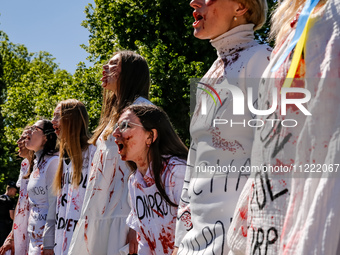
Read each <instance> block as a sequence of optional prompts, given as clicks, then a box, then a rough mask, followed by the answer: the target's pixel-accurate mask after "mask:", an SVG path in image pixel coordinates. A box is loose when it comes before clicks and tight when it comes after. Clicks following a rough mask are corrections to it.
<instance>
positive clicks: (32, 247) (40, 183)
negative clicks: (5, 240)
mask: <svg viewBox="0 0 340 255" xmlns="http://www.w3.org/2000/svg"><path fill="white" fill-rule="evenodd" d="M56 142H57V136H56V134H55V133H54V129H53V124H52V123H51V122H50V121H49V120H39V121H37V122H36V123H35V124H34V125H33V126H31V128H30V129H29V131H28V134H27V138H26V141H25V144H26V148H27V149H29V150H32V151H34V153H35V159H33V158H32V159H31V161H30V166H33V169H32V168H31V167H30V168H29V170H28V172H27V174H26V176H25V177H24V178H27V177H29V182H28V185H27V193H28V200H29V206H30V216H29V219H28V237H29V250H28V254H36V255H40V253H41V246H42V245H43V246H44V254H51V253H53V247H54V224H55V206H56V196H55V195H54V192H53V190H52V183H53V180H54V176H55V173H56V170H57V167H58V156H55V155H56V149H55V147H56Z"/></svg>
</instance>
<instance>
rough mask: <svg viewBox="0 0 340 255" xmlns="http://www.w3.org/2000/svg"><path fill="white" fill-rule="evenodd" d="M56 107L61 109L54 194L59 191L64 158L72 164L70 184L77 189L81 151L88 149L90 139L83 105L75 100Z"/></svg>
mask: <svg viewBox="0 0 340 255" xmlns="http://www.w3.org/2000/svg"><path fill="white" fill-rule="evenodd" d="M58 105H60V108H61V116H60V135H59V139H60V145H59V165H58V169H57V173H56V175H55V178H54V183H53V188H54V190H55V191H56V192H58V191H59V190H60V189H61V182H62V175H63V158H64V157H65V156H67V157H69V158H70V160H71V162H72V167H73V173H72V184H73V185H74V186H75V187H78V185H79V183H80V180H81V170H82V167H83V156H82V151H84V150H86V149H87V148H88V146H89V143H88V140H89V139H90V135H89V131H88V127H89V116H88V114H87V111H86V108H85V105H84V104H83V103H82V102H80V101H78V100H76V99H68V100H65V101H61V102H60V103H59V104H58Z"/></svg>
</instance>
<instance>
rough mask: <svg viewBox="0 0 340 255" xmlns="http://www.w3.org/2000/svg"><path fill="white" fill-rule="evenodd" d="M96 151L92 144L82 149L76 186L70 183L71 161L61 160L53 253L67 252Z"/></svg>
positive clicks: (71, 173) (71, 174)
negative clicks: (79, 175) (80, 167)
mask: <svg viewBox="0 0 340 255" xmlns="http://www.w3.org/2000/svg"><path fill="white" fill-rule="evenodd" d="M95 151H96V147H95V146H94V145H90V146H89V147H88V148H87V149H86V150H85V151H83V167H82V170H81V180H80V183H79V186H78V187H75V186H74V185H73V184H72V176H73V166H72V161H70V162H69V164H67V163H66V162H65V160H63V176H62V180H61V192H60V194H59V196H58V198H57V208H56V225H55V245H56V246H55V247H54V253H55V254H59V255H60V254H64V255H66V254H67V252H68V248H69V245H70V243H71V239H72V235H73V232H74V229H75V227H76V225H77V222H78V220H79V217H80V212H81V208H82V206H83V201H84V195H85V191H86V185H87V183H88V175H89V172H90V169H91V162H92V159H93V155H94V153H95Z"/></svg>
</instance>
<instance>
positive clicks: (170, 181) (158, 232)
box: [126, 157, 186, 255]
mask: <svg viewBox="0 0 340 255" xmlns="http://www.w3.org/2000/svg"><path fill="white" fill-rule="evenodd" d="M185 169H186V161H185V160H181V159H178V158H177V157H171V158H169V159H167V164H165V165H164V170H163V171H162V173H161V174H162V177H161V179H162V182H163V183H164V188H165V192H166V194H167V195H168V197H169V199H170V200H171V201H172V202H174V203H175V204H178V203H179V200H180V196H181V191H182V187H183V181H184V175H185ZM129 194H130V202H131V207H132V209H131V212H130V215H129V217H128V218H127V221H126V222H127V224H128V225H129V226H130V227H131V228H132V229H134V230H136V231H137V233H138V237H137V240H138V254H139V255H150V254H154V255H156V254H157V255H161V254H171V253H172V251H173V249H174V244H175V227H176V216H177V207H173V206H170V205H169V204H167V203H166V200H165V199H164V198H163V197H162V196H161V194H160V193H159V191H158V189H157V187H156V185H155V181H154V178H153V177H152V175H151V172H150V168H149V169H148V170H147V173H146V174H145V175H144V177H143V176H142V174H141V173H140V172H139V171H138V170H137V171H136V173H135V174H133V175H131V177H130V179H129Z"/></svg>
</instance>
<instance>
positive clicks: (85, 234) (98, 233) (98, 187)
mask: <svg viewBox="0 0 340 255" xmlns="http://www.w3.org/2000/svg"><path fill="white" fill-rule="evenodd" d="M135 103H150V101H148V100H146V99H144V98H142V97H139V98H137V99H136V101H135ZM96 147H97V149H96V152H95V154H94V156H93V160H92V164H91V171H90V175H89V180H88V184H87V187H86V192H85V196H84V202H83V207H82V209H81V214H80V218H79V220H78V223H77V227H76V229H75V231H74V233H73V236H72V241H71V243H70V247H69V251H68V254H69V255H78V254H81V255H92V254H112V255H119V254H120V250H121V249H124V246H126V239H127V235H128V232H129V227H128V226H127V225H126V218H127V216H128V215H129V212H130V210H131V208H130V205H129V202H128V178H129V174H130V170H129V168H128V167H127V166H126V164H125V162H124V161H122V160H121V159H120V156H119V154H118V149H117V144H116V143H115V138H114V137H113V135H112V134H110V135H108V137H107V139H106V140H105V139H104V137H103V133H102V134H101V135H100V136H99V138H98V139H97V142H96ZM117 233H119V234H118V235H117ZM125 248H126V247H125Z"/></svg>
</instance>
